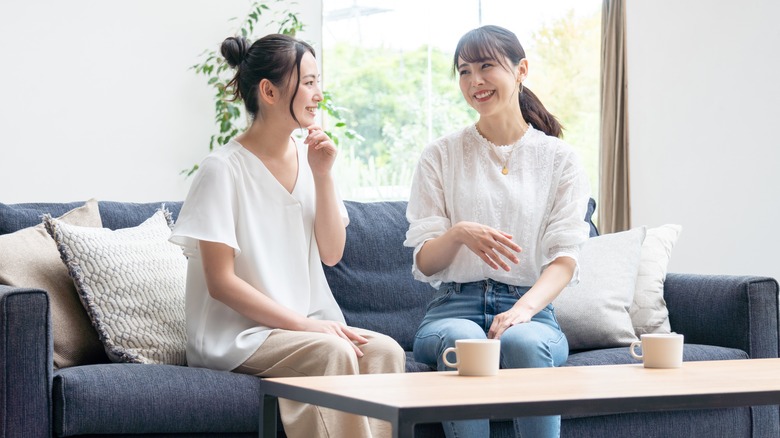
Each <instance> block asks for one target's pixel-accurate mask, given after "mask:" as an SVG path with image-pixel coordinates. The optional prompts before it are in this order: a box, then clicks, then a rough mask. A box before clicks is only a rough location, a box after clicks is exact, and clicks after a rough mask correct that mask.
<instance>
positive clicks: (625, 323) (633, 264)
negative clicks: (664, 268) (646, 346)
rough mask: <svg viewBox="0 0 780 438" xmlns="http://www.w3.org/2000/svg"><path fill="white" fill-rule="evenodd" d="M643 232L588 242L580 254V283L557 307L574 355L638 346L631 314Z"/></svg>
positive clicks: (567, 291) (559, 299)
mask: <svg viewBox="0 0 780 438" xmlns="http://www.w3.org/2000/svg"><path fill="white" fill-rule="evenodd" d="M644 238H645V228H644V227H640V228H635V229H633V230H629V231H623V232H620V233H612V234H605V235H603V236H598V237H593V238H591V239H588V241H587V242H585V244H584V245H583V247H582V251H581V252H580V259H579V264H580V282H579V283H578V284H576V285H574V286H570V287H566V288H565V289H564V290H563V291H562V292H561V294H560V295H559V296H558V297H557V298H556V299H555V301H554V305H555V308H556V313H557V317H558V322H559V323H560V325H561V329H562V330H563V332H564V333H565V334H566V338H567V339H568V341H569V348H570V349H572V350H584V349H593V348H609V347H618V346H624V345H628V344H630V343H631V342H633V341H635V340H636V339H637V338H636V335H635V334H634V326H633V325H632V323H631V317H630V315H629V308H630V307H631V303H632V302H633V299H634V289H635V285H636V276H637V272H638V270H639V262H640V254H641V250H642V241H643V240H644Z"/></svg>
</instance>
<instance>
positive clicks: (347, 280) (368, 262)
mask: <svg viewBox="0 0 780 438" xmlns="http://www.w3.org/2000/svg"><path fill="white" fill-rule="evenodd" d="M344 204H345V205H346V207H347V212H348V213H349V217H350V221H349V226H348V227H347V243H346V247H345V248H344V257H343V258H342V259H341V261H340V262H339V263H338V264H337V265H336V266H334V267H327V266H326V267H325V276H326V277H327V279H328V284H329V285H330V288H331V290H332V291H333V295H334V297H335V298H336V301H337V302H338V304H339V306H340V307H341V310H342V312H344V317H345V318H346V320H347V324H349V325H351V326H355V327H361V328H365V329H368V330H374V331H377V332H380V333H384V334H386V335H388V336H390V337H392V338H393V339H395V340H396V341H397V342H398V343H399V344H400V345H401V347H403V348H404V350H411V349H412V344H413V342H414V334H415V333H416V332H417V327H418V326H419V324H420V321H422V317H423V314H424V312H425V308H426V307H427V305H428V301H429V300H430V298H431V297H432V296H433V292H434V289H433V288H432V287H431V286H430V285H428V284H427V283H422V282H419V281H417V280H415V279H414V277H412V248H407V247H405V246H404V245H403V241H404V238H405V236H406V229H407V228H408V223H407V222H406V202H403V201H396V202H369V203H361V202H350V201H345V202H344ZM357 285H360V286H359V287H358V286H357Z"/></svg>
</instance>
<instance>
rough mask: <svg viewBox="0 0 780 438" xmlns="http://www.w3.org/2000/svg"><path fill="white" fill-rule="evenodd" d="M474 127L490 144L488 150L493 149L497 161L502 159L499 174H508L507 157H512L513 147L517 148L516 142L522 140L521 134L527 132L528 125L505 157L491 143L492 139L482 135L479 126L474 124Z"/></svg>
mask: <svg viewBox="0 0 780 438" xmlns="http://www.w3.org/2000/svg"><path fill="white" fill-rule="evenodd" d="M475 128H476V129H477V133H478V134H479V135H480V137H482V138H483V139H485V141H487V143H488V145H489V146H490V150H491V151H493V154H494V155H495V156H496V158H498V161H503V162H504V164H503V166H501V174H502V175H508V174H509V159H510V158H512V154H513V153H514V152H515V149H517V143H518V142H519V141H520V140H522V138H523V136H525V133H526V132H528V127H526V128H525V129H523V132H522V133H521V134H520V137H519V138H518V139H517V141H515V143H514V144H513V145H512V150H510V151H509V153H508V154H507V156H506V158H504V157H502V156H501V154H500V153H499V152H498V146H496V145H495V144H493V142H492V141H490V140H488V139H487V138H486V137H485V136H484V135H482V132H480V130H479V127H478V126H476V125H475Z"/></svg>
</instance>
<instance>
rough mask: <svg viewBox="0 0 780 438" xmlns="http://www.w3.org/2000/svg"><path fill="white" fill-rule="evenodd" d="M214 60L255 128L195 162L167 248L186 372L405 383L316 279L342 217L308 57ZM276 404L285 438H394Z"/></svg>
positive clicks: (230, 45)
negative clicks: (176, 260)
mask: <svg viewBox="0 0 780 438" xmlns="http://www.w3.org/2000/svg"><path fill="white" fill-rule="evenodd" d="M221 51H222V55H223V56H224V58H225V60H226V61H227V62H228V63H229V64H230V66H231V67H233V68H235V69H236V74H235V77H234V78H233V80H232V81H231V82H230V84H229V86H231V87H233V88H234V90H235V94H236V97H238V98H240V99H241V100H243V102H244V105H245V107H246V111H247V113H248V114H249V116H250V118H251V124H250V126H249V128H248V129H247V130H246V131H245V132H244V133H242V134H240V135H238V136H237V137H236V138H235V139H233V140H231V141H230V142H229V143H227V144H226V145H224V146H222V147H221V148H219V149H218V150H215V151H214V152H212V153H211V154H210V155H209V156H207V157H206V158H205V159H204V160H203V162H202V164H201V166H200V169H199V170H198V173H197V175H196V176H195V179H194V180H193V182H192V186H191V188H190V192H189V194H188V195H187V198H186V200H185V201H184V205H183V206H182V209H181V213H180V215H179V217H178V221H177V224H176V226H175V227H174V230H173V234H172V237H171V241H172V242H174V243H176V244H178V245H181V246H182V247H183V249H184V253H185V255H187V257H188V273H187V291H186V316H187V362H188V365H189V366H195V367H206V368H213V369H219V370H226V371H235V372H238V373H245V374H253V375H258V376H263V377H292V376H313V375H337V374H362V373H395V372H403V371H404V368H405V362H406V357H405V354H404V351H403V349H402V348H401V347H400V346H399V345H398V344H397V343H396V342H395V341H394V340H393V339H392V338H390V337H388V336H385V335H382V334H379V333H375V332H371V331H368V330H363V329H359V328H354V327H348V326H347V325H346V323H345V321H344V316H343V314H342V313H341V310H340V308H339V306H338V305H337V304H336V301H335V299H334V297H333V294H332V293H331V290H330V288H329V287H328V283H327V281H326V279H325V274H324V271H323V269H322V263H325V264H327V265H330V266H332V265H335V264H336V263H338V262H339V260H340V259H341V256H342V253H343V251H344V244H345V239H346V230H345V227H346V226H347V224H348V223H349V218H348V217H347V211H346V209H345V207H344V204H343V202H342V201H341V199H340V198H339V196H338V193H337V192H336V185H335V183H334V181H333V176H332V174H331V168H332V166H333V162H334V160H335V158H336V154H337V150H336V146H335V145H334V144H333V141H331V139H330V138H329V137H328V136H327V134H325V132H323V130H322V129H321V128H320V127H319V126H318V125H317V124H316V122H315V118H316V115H317V109H318V105H319V103H320V102H321V101H322V98H323V96H322V91H321V90H320V87H319V72H318V67H317V62H316V60H315V58H314V50H313V49H312V47H311V46H310V45H308V44H306V43H305V42H303V41H299V40H296V39H294V38H291V37H288V36H285V35H268V36H266V37H263V38H261V39H259V40H257V41H255V42H254V43H253V44H252V45H249V43H248V42H247V40H246V39H244V38H240V37H239V38H234V37H231V38H228V39H226V40H225V41H224V42H223V43H222V47H221ZM296 129H306V131H307V134H308V135H307V137H306V139H305V140H303V144H299V143H298V142H297V141H296V140H295V139H294V138H293V137H292V133H293V131H294V130H296ZM279 405H280V411H281V417H282V424H283V425H284V429H285V432H286V434H287V436H288V437H290V438H311V437H322V436H332V437H344V436H354V437H371V436H374V437H378V436H390V432H391V430H390V425H389V423H387V422H383V421H379V420H376V419H367V418H366V417H362V416H357V415H351V414H345V413H341V412H338V411H334V410H329V409H321V408H319V407H316V406H312V405H307V404H302V403H298V402H293V401H289V400H279Z"/></svg>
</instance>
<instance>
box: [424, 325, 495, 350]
mask: <svg viewBox="0 0 780 438" xmlns="http://www.w3.org/2000/svg"><path fill="white" fill-rule="evenodd" d="M441 322H442V324H440V326H439V327H438V328H437V329H436V333H437V334H438V336H439V339H440V340H441V345H440V348H441V350H444V349H445V348H447V347H454V346H455V341H457V340H458V339H485V338H486V337H487V336H486V335H485V331H484V330H483V329H482V327H480V326H479V325H478V324H477V323H475V322H473V321H469V320H466V319H449V320H442V321H441Z"/></svg>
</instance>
